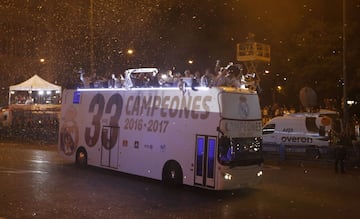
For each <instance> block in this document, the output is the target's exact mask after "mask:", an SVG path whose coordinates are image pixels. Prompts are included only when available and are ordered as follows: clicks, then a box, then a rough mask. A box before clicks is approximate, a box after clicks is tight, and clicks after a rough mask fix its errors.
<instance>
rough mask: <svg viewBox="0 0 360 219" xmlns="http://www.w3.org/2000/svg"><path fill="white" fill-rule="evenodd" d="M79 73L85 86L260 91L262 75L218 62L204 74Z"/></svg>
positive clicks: (187, 71)
mask: <svg viewBox="0 0 360 219" xmlns="http://www.w3.org/2000/svg"><path fill="white" fill-rule="evenodd" d="M79 73H80V80H81V81H82V86H83V87H84V88H121V87H125V88H131V87H180V88H181V87H192V88H194V87H219V86H227V87H236V88H249V89H252V90H257V91H259V89H260V86H259V82H260V79H259V77H258V76H257V75H256V74H255V73H253V74H249V73H246V74H245V73H244V72H243V68H242V66H241V65H234V64H233V63H229V64H228V65H227V66H226V67H220V65H219V61H217V63H216V66H215V68H214V71H211V69H206V70H205V72H204V73H203V74H201V73H200V72H199V71H196V72H194V73H192V72H191V71H190V70H185V71H184V73H180V72H175V73H174V72H173V71H171V70H169V71H166V72H157V71H156V72H135V73H132V74H125V76H124V75H120V76H119V77H116V75H115V74H112V76H111V78H110V79H105V78H99V77H97V76H96V75H94V76H92V77H85V73H84V72H79Z"/></svg>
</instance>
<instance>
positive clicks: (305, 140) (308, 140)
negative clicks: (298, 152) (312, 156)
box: [281, 136, 313, 143]
mask: <svg viewBox="0 0 360 219" xmlns="http://www.w3.org/2000/svg"><path fill="white" fill-rule="evenodd" d="M281 141H282V142H287V143H312V141H313V139H312V138H309V137H288V136H283V137H281Z"/></svg>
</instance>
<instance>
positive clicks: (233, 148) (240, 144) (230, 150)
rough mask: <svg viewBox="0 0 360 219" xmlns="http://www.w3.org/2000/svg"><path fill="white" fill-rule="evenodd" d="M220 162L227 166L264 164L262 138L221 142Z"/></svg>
mask: <svg viewBox="0 0 360 219" xmlns="http://www.w3.org/2000/svg"><path fill="white" fill-rule="evenodd" d="M218 155H219V156H218V158H219V162H220V163H221V164H222V165H225V166H231V167H234V166H245V165H253V164H260V163H262V162H263V157H262V145H261V138H260V137H251V138H231V137H225V136H222V137H221V138H220V140H219V152H218Z"/></svg>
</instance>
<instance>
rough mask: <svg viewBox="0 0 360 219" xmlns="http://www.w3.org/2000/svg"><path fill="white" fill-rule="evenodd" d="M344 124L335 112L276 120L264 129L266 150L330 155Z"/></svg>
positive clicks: (297, 115)
mask: <svg viewBox="0 0 360 219" xmlns="http://www.w3.org/2000/svg"><path fill="white" fill-rule="evenodd" d="M338 133H341V122H340V119H339V115H338V113H337V112H335V111H330V110H320V111H319V112H317V113H293V114H288V115H285V116H280V117H275V118H273V119H271V120H270V121H268V122H267V123H266V124H265V126H264V127H263V146H264V147H263V150H264V151H265V152H266V151H268V152H274V151H279V150H281V149H282V148H283V149H285V150H286V151H287V152H306V153H308V154H310V155H313V156H319V155H320V154H321V153H327V152H328V150H329V146H331V145H332V144H334V143H336V142H337V136H338Z"/></svg>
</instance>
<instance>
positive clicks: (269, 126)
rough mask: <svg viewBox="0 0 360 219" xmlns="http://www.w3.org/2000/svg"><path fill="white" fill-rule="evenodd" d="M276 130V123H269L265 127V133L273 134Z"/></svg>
mask: <svg viewBox="0 0 360 219" xmlns="http://www.w3.org/2000/svg"><path fill="white" fill-rule="evenodd" d="M274 132H275V124H267V125H266V126H265V127H264V128H263V134H264V135H266V134H272V133H274Z"/></svg>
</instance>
